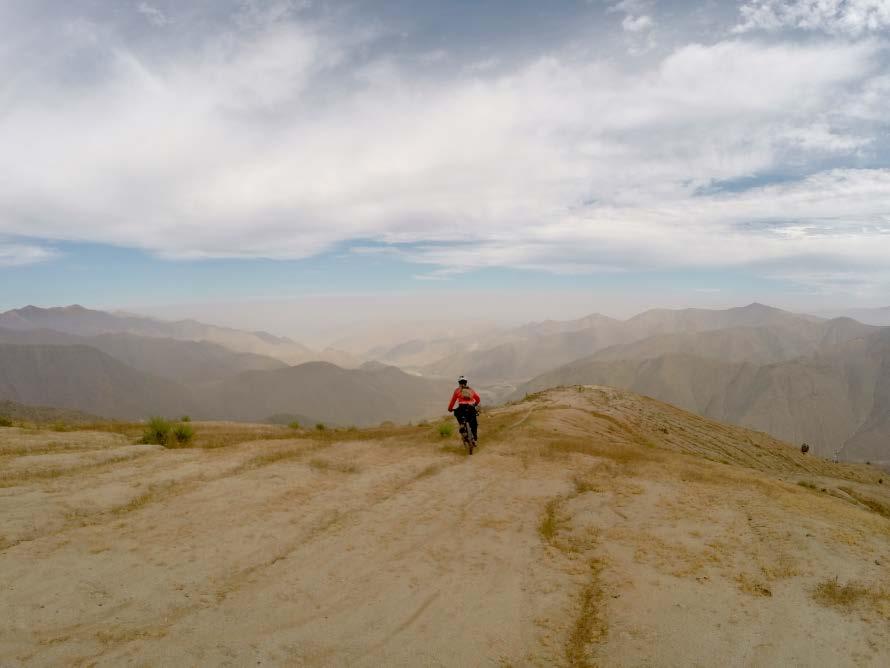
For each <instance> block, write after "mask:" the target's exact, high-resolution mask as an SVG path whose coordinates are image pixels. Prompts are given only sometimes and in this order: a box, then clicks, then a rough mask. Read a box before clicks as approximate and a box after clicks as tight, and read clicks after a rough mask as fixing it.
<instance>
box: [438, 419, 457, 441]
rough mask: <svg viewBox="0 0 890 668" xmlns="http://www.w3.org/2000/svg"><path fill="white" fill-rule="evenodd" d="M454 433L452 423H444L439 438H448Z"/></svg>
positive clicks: (440, 428) (441, 425)
mask: <svg viewBox="0 0 890 668" xmlns="http://www.w3.org/2000/svg"><path fill="white" fill-rule="evenodd" d="M453 433H454V425H452V424H451V423H450V422H443V423H442V424H440V425H439V436H441V437H442V438H447V437H448V436H451V435H452V434H453Z"/></svg>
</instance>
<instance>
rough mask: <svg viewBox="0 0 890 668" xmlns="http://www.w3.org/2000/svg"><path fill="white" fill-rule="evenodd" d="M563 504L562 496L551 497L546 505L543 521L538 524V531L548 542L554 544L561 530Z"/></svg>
mask: <svg viewBox="0 0 890 668" xmlns="http://www.w3.org/2000/svg"><path fill="white" fill-rule="evenodd" d="M561 506H562V498H560V497H557V498H555V499H550V501H548V502H547V505H546V506H544V513H543V515H541V522H540V524H538V533H539V534H540V535H541V538H543V539H544V541H545V542H546V543H549V544H551V545H552V544H553V541H554V539H555V538H556V534H557V533H558V532H559V509H560V507H561Z"/></svg>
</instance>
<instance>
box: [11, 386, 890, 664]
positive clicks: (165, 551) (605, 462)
mask: <svg viewBox="0 0 890 668" xmlns="http://www.w3.org/2000/svg"><path fill="white" fill-rule="evenodd" d="M481 425H482V426H481V437H482V447H481V449H480V451H479V452H478V453H477V454H475V455H473V456H472V457H467V456H466V455H464V454H463V453H462V452H461V451H460V450H459V448H457V447H456V446H457V442H456V436H452V437H450V438H448V437H446V438H443V437H441V436H439V434H438V431H437V425H424V426H415V427H399V428H390V429H378V430H365V431H361V432H337V433H325V434H309V433H306V434H305V435H303V437H302V438H294V439H291V440H280V439H279V440H262V441H251V442H244V443H240V444H235V445H230V446H227V447H221V448H216V449H185V450H167V449H164V448H161V447H160V446H140V445H132V444H131V443H130V442H129V441H128V440H127V439H126V438H124V437H123V436H119V435H114V434H104V433H83V432H71V433H63V434H58V433H53V432H39V431H31V430H21V429H0V665H2V666H17V665H46V666H59V665H114V666H118V665H136V666H160V665H165V666H167V665H186V666H191V665H195V666H197V665H224V666H225V665H227V666H248V665H250V666H255V665H305V666H346V665H349V666H380V665H411V666H440V665H442V666H477V665H478V666H551V665H575V666H584V665H602V666H713V665H726V666H816V665H820V666H822V665H824V666H829V665H830V666H848V665H850V666H887V665H890V495H888V494H887V491H888V487H890V476H887V474H882V473H881V472H880V471H875V470H871V469H869V468H867V467H859V468H856V467H849V466H842V465H834V464H830V463H828V462H825V461H822V460H817V459H814V458H807V457H805V456H803V455H800V453H798V452H796V451H795V450H793V449H792V448H790V447H786V446H784V445H782V444H780V443H779V442H777V441H774V440H772V439H770V438H769V437H767V436H765V435H763V434H758V433H755V432H751V431H747V430H743V429H739V428H734V427H727V426H724V425H718V424H716V423H713V422H709V421H708V420H705V419H703V418H699V417H696V416H692V415H690V414H687V413H684V412H682V411H679V410H677V409H674V408H671V407H669V406H666V405H664V404H660V403H658V402H654V401H651V400H647V399H642V398H640V397H636V396H635V395H631V394H628V393H624V392H618V391H614V390H608V389H603V388H584V389H572V390H561V391H553V392H549V393H545V394H542V395H539V396H536V397H534V398H532V399H530V400H528V401H526V402H523V403H520V404H517V405H513V406H508V407H505V408H502V409H497V410H496V411H492V412H490V413H488V414H487V415H485V416H483V419H482V422H481ZM196 428H197V429H198V430H200V429H201V428H202V426H201V425H200V424H199V425H196ZM884 476H887V478H888V479H887V480H885V481H884V482H886V483H887V484H886V485H885V484H883V483H879V482H878V481H879V480H883V478H884Z"/></svg>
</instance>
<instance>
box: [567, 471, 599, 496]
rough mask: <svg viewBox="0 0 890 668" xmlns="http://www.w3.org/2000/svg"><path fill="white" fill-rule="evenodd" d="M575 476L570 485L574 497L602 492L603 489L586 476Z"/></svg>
mask: <svg viewBox="0 0 890 668" xmlns="http://www.w3.org/2000/svg"><path fill="white" fill-rule="evenodd" d="M589 475H590V474H588V475H587V476H583V475H576V476H574V477H573V478H572V484H573V485H574V486H575V495H576V496H577V495H579V494H586V493H587V492H602V491H603V488H602V487H601V486H600V485H598V484H596V483H595V482H593V481H592V480H591V479H590V478H589V477H588V476H589Z"/></svg>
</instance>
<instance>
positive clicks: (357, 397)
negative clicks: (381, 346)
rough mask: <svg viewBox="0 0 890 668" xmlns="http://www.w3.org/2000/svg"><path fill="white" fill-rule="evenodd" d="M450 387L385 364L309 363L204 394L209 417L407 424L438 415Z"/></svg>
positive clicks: (251, 374)
mask: <svg viewBox="0 0 890 668" xmlns="http://www.w3.org/2000/svg"><path fill="white" fill-rule="evenodd" d="M451 389H452V385H451V384H450V383H445V382H443V381H435V380H429V379H426V378H419V377H417V376H412V375H409V374H407V373H405V372H403V371H401V370H400V369H397V368H395V367H391V366H385V365H375V364H367V365H364V366H363V367H361V368H359V369H342V368H340V367H338V366H335V365H333V364H330V363H328V362H308V363H306V364H301V365H299V366H295V367H289V368H286V369H278V370H273V371H248V372H245V373H242V374H240V375H238V376H236V377H234V378H230V379H228V380H226V381H223V382H221V383H219V384H218V385H217V386H216V387H215V388H214V389H213V390H210V391H208V395H207V396H208V397H213V406H212V408H210V410H211V415H212V416H213V417H219V418H223V417H225V418H227V419H235V420H248V421H258V420H263V419H266V418H268V417H269V416H274V415H276V414H287V415H289V414H298V415H311V416H312V417H313V418H314V419H318V420H321V421H324V422H327V423H331V424H338V425H352V424H354V425H369V424H376V423H379V422H381V421H384V420H392V421H397V422H407V421H409V420H415V419H418V418H422V417H430V416H434V415H441V414H442V413H444V412H445V408H446V407H447V405H448V399H449V398H450V396H451Z"/></svg>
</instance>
